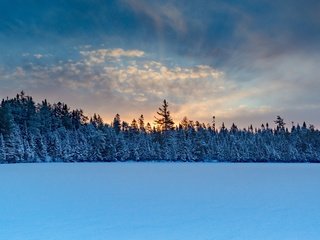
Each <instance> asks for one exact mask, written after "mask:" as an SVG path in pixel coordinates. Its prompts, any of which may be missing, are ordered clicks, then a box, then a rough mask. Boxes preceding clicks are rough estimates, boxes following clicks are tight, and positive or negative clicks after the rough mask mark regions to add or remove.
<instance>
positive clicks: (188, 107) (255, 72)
mask: <svg viewBox="0 0 320 240" xmlns="http://www.w3.org/2000/svg"><path fill="white" fill-rule="evenodd" d="M319 12H320V2H319V1H315V0H307V1H299V0H291V1H289V0H284V1H281V2H279V3H278V2H274V1H264V0H262V1H250V0H243V1H239V0H238V1H236V0H234V1H222V0H212V1H201V0H200V1H144V0H118V1H102V0H77V1H76V0H74V1H71V0H64V1H60V0H56V1H47V0H43V1H31V0H24V1H22V0H21V1H15V0H11V1H6V0H3V1H0V51H1V55H0V86H1V88H0V95H1V96H2V97H6V96H9V97H10V96H13V95H14V94H15V93H17V91H20V90H24V91H26V93H27V94H30V95H33V96H35V98H36V100H41V99H44V98H47V99H49V100H50V101H64V102H66V103H69V104H70V106H71V107H73V108H83V109H84V110H85V112H86V113H87V114H93V113H94V112H97V113H100V114H101V115H102V116H103V117H104V119H105V121H106V122H109V121H111V119H112V118H113V116H114V115H115V114H116V113H120V115H121V116H122V118H123V119H125V120H127V121H131V119H132V118H137V117H138V116H139V115H140V114H141V113H143V114H144V115H145V116H146V118H147V119H148V120H149V121H152V120H153V116H154V114H155V111H156V109H157V107H158V106H159V105H160V104H161V101H162V100H163V99H164V98H166V99H167V100H168V101H169V103H170V104H171V108H172V113H173V116H174V118H175V120H176V122H178V121H180V120H181V118H182V117H183V116H185V115H187V116H188V117H189V118H190V119H193V120H200V121H204V122H209V121H210V119H211V116H212V115H216V117H217V121H218V123H221V122H222V121H225V122H226V123H227V124H231V123H232V122H236V123H238V124H239V125H240V126H243V127H245V126H247V125H248V124H250V123H253V124H254V125H256V126H259V125H260V124H261V123H262V122H266V121H268V122H269V123H270V122H272V120H273V119H274V118H275V116H276V115H278V114H280V115H281V116H283V117H284V118H285V120H287V122H288V123H290V122H291V121H294V122H302V121H303V120H306V121H307V122H309V123H312V124H315V125H316V126H320V120H319V115H320V107H319V105H318V102H319V100H320V97H319V94H318V92H319V90H320V87H319V86H320V85H319V74H318V65H319V62H320V55H319V54H318V53H319V50H320V44H319V42H320V18H319V17H318V13H319Z"/></svg>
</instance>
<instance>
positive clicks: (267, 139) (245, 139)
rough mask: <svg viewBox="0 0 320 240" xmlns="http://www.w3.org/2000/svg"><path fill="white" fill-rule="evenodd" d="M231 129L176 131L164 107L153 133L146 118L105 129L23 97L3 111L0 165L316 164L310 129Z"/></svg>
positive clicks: (319, 139) (6, 102) (317, 138)
mask: <svg viewBox="0 0 320 240" xmlns="http://www.w3.org/2000/svg"><path fill="white" fill-rule="evenodd" d="M274 122H275V124H276V128H274V129H273V128H270V127H269V124H268V123H266V124H262V125H261V127H260V128H255V129H254V128H253V127H252V125H250V126H249V127H248V128H244V129H239V128H238V127H237V126H236V125H235V124H232V126H231V127H230V128H229V129H228V128H227V127H226V126H225V125H224V123H223V124H222V126H220V127H216V123H215V117H213V119H212V123H211V124H204V123H200V122H198V121H191V120H189V119H188V118H187V117H184V118H183V119H182V120H181V122H180V123H178V124H175V123H174V121H173V119H172V117H171V113H170V111H169V104H168V102H167V101H166V100H164V101H163V104H162V105H161V107H159V109H158V111H157V116H156V117H155V126H151V124H150V123H145V120H144V117H143V115H141V116H140V117H139V118H138V119H137V120H136V119H133V120H132V122H131V123H128V122H125V121H121V118H120V115H119V114H116V115H115V117H114V119H113V121H112V123H111V124H106V123H104V122H103V119H102V118H101V117H100V115H98V114H94V115H93V116H92V117H90V118H89V117H87V116H85V115H84V113H83V111H82V110H81V109H80V110H79V109H75V110H70V108H69V107H68V106H67V104H65V103H61V102H58V103H54V104H51V103H48V102H47V100H44V101H42V102H41V103H37V104H36V103H35V102H34V101H33V98H32V97H31V96H27V95H25V93H24V92H21V93H19V94H17V95H16V96H15V97H14V98H11V99H9V98H7V99H3V100H2V102H1V106H0V163H23V162H83V161H85V162H90V161H94V162H97V161H101V162H111V161H183V162H184V161H192V162H194V161H195V162H197V161H230V162H320V132H319V130H318V129H315V128H314V126H313V125H309V126H307V124H306V123H303V124H302V126H300V125H299V124H296V125H294V124H292V127H291V129H288V128H286V127H285V126H286V123H285V122H284V120H283V119H282V118H281V117H280V116H277V118H276V120H275V121H274Z"/></svg>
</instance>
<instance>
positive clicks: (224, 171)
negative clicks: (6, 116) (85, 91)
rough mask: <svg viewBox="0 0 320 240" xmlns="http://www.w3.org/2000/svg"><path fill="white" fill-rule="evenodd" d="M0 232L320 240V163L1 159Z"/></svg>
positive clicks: (69, 237) (33, 236)
mask: <svg viewBox="0 0 320 240" xmlns="http://www.w3.org/2000/svg"><path fill="white" fill-rule="evenodd" d="M0 182H1V184H0V239H10V240H18V239H19V240H20V239H21V240H43V239H46V240H64V239H66V240H73V239H74V240H81V239H86V240H91V239H92V240H93V239H94V240H100V239H101V240H102V239H103V240H105V239H117V240H122V239H123V240H124V239H125V240H135V239H137V240H143V239H148V240H149V239H152V240H158V239H166V240H173V239H183V240H187V239H192V240H196V239H201V240H202V239H208V240H209V239H210V240H211V239H212V240H213V239H219V240H223V239H226V240H230V239H233V240H237V239H245V240H250V239H252V240H256V239H264V240H269V239H277V240H278V239H281V240H286V239H288V240H289V239H290V240H293V239H304V240H311V239H319V236H320V228H319V226H320V204H319V199H320V190H319V189H320V165H317V164H270V163H269V164H263V163H260V164H257V163H251V164H244V163H242V164H232V163H216V164H214V163H133V162H131V163H130V162H127V163H77V164H72V163H69V164H68V163H50V164H46V163H44V164H8V165H0Z"/></svg>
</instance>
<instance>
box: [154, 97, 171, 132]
mask: <svg viewBox="0 0 320 240" xmlns="http://www.w3.org/2000/svg"><path fill="white" fill-rule="evenodd" d="M168 107H169V105H168V103H167V101H166V100H163V105H162V107H160V108H159V111H158V112H157V114H158V115H159V117H155V119H156V120H155V123H156V124H157V125H158V126H159V128H160V130H161V131H162V132H163V131H168V130H173V129H174V122H173V120H172V118H171V116H170V111H169V110H168Z"/></svg>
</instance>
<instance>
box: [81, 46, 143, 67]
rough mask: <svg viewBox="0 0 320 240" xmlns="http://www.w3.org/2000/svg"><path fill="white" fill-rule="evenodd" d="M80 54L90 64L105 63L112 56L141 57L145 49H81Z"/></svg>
mask: <svg viewBox="0 0 320 240" xmlns="http://www.w3.org/2000/svg"><path fill="white" fill-rule="evenodd" d="M80 54H81V55H82V56H84V57H85V58H86V61H87V63H89V64H99V63H104V62H105V61H107V60H110V58H116V59H118V58H121V57H130V58H139V57H142V56H143V55H144V52H143V51H140V50H124V49H121V48H115V49H98V50H92V51H80Z"/></svg>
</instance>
